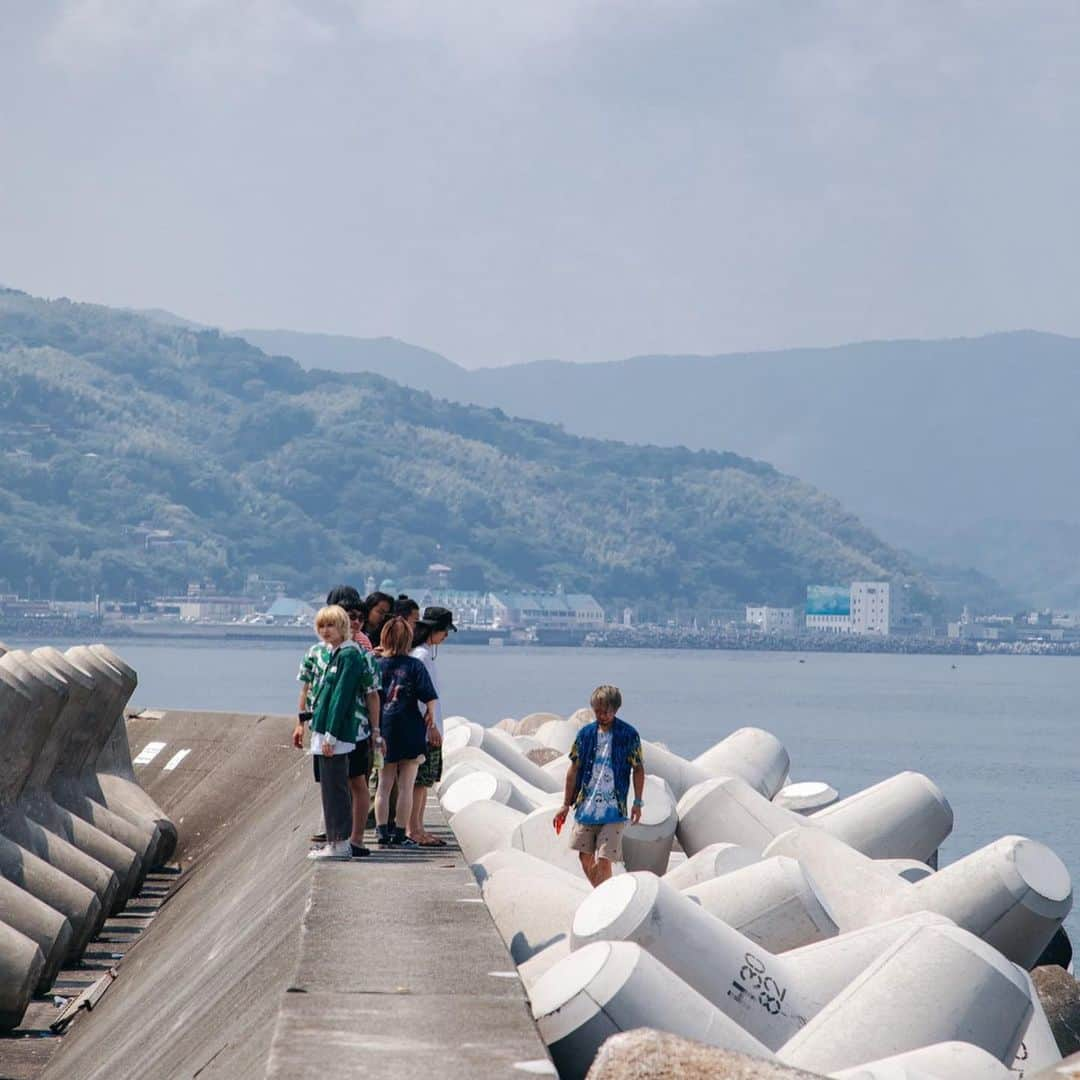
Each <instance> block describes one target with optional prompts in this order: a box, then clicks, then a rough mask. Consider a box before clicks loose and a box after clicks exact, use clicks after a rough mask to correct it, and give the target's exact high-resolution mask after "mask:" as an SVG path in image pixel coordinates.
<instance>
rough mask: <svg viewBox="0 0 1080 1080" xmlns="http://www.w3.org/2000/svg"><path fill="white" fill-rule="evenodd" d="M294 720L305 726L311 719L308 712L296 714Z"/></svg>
mask: <svg viewBox="0 0 1080 1080" xmlns="http://www.w3.org/2000/svg"><path fill="white" fill-rule="evenodd" d="M296 719H297V720H298V721H299V722H300V723H301V724H306V723H307V722H308V721H309V720H310V719H311V713H309V712H300V713H297V714H296Z"/></svg>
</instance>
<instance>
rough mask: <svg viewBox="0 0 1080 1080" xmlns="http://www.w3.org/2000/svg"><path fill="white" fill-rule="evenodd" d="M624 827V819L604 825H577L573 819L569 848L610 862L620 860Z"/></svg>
mask: <svg viewBox="0 0 1080 1080" xmlns="http://www.w3.org/2000/svg"><path fill="white" fill-rule="evenodd" d="M625 828H626V822H625V821H614V822H609V823H608V824H606V825H579V824H578V823H577V822H576V821H575V822H574V831H573V832H572V833H571V834H570V850H571V851H584V852H586V853H587V854H589V855H595V856H596V857H597V858H598V859H607V860H609V861H610V862H622V834H623V829H625Z"/></svg>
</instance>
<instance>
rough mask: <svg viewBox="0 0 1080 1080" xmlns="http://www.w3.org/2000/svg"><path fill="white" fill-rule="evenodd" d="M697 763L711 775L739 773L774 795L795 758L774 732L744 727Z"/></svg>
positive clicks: (767, 794)
mask: <svg viewBox="0 0 1080 1080" xmlns="http://www.w3.org/2000/svg"><path fill="white" fill-rule="evenodd" d="M694 764H695V765H697V766H698V767H699V768H701V769H704V770H705V772H706V773H708V774H709V776H738V777H739V778H740V779H742V780H745V781H746V782H747V783H748V784H749V785H750V786H751V787H752V788H753V789H754V790H755V791H756V792H758V793H759V794H760V795H763V796H764V797H765V798H766V799H771V798H772V797H773V796H774V795H775V794H776V793H777V792H778V791H779V790H780V789H781V788H782V787H783V786H784V781H785V780H786V779H787V775H788V769H789V767H790V766H791V759H790V758H789V757H788V752H787V750H786V749H785V748H784V744H783V743H782V742H781V741H780V740H779V739H778V738H777V737H776V736H775V735H773V734H772V733H771V732H768V731H763V730H762V729H761V728H755V727H744V728H739V729H738V730H737V731H733V732H732V733H731V734H730V735H729V736H728V737H727V738H726V739H721V740H720V742H718V743H717V744H716V745H715V746H713V747H710V748H709V749H708V750H706V751H705V753H704V754H699V755H698V756H697V757H696V758H694Z"/></svg>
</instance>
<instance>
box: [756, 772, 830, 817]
mask: <svg viewBox="0 0 1080 1080" xmlns="http://www.w3.org/2000/svg"><path fill="white" fill-rule="evenodd" d="M839 798H840V796H839V795H838V794H837V793H836V788H834V787H832V786H831V785H829V784H825V783H823V782H822V781H820V780H802V781H800V782H799V783H796V784H787V785H786V786H785V787H782V788H781V789H780V790H779V791H778V792H777V793H776V794H775V795H774V796H773V799H772V801H773V802H774V803H775V804H776V805H777V806H782V807H783V808H784V809H785V810H793V811H794V812H795V813H796V814H816V813H817V812H818V811H819V810H824V809H825V807H827V806H832V805H833V803H835V802H836V801H837V799H839Z"/></svg>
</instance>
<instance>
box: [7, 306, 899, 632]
mask: <svg viewBox="0 0 1080 1080" xmlns="http://www.w3.org/2000/svg"><path fill="white" fill-rule="evenodd" d="M599 411H603V410H599ZM0 432H2V439H0V445H2V447H3V457H2V459H0V462H2V466H0V577H3V578H6V579H7V582H8V585H9V587H13V588H19V589H21V588H22V586H23V584H24V582H25V581H26V580H27V579H28V578H29V579H32V583H33V588H34V591H35V593H39V594H43V595H50V594H52V595H55V596H57V597H78V596H80V595H84V596H85V595H90V594H91V593H92V592H93V591H95V590H104V591H105V592H106V593H107V594H111V595H123V594H125V592H127V593H131V592H138V593H141V594H143V595H147V594H150V595H154V594H159V593H161V592H163V591H174V590H178V589H182V588H184V587H185V586H186V585H187V583H188V582H189V581H190V580H210V581H213V582H215V583H217V584H219V585H221V586H224V587H229V588H233V587H236V586H238V585H239V584H241V583H242V582H243V580H244V579H245V576H246V575H247V574H249V573H252V572H258V573H261V574H264V575H267V576H270V577H274V578H282V579H285V580H286V582H288V584H289V585H290V587H292V588H294V589H301V588H303V589H318V588H322V587H325V586H326V585H327V583H328V582H333V581H338V580H341V579H350V578H351V579H353V580H357V579H360V578H362V577H363V576H364V575H366V574H367V573H368V572H371V573H374V574H375V575H376V576H377V577H382V576H384V575H390V576H394V577H407V576H410V575H413V574H416V573H420V572H423V570H424V569H425V568H426V567H427V565H428V564H429V563H431V562H433V561H435V560H436V559H438V561H443V562H447V563H449V564H450V565H451V566H453V567H454V568H455V575H456V577H457V581H458V583H459V584H460V585H461V586H462V587H473V588H476V587H488V588H492V587H506V586H509V585H535V586H539V587H554V586H555V585H556V584H561V585H563V586H564V587H565V588H567V589H581V590H588V591H591V592H593V593H595V594H596V595H597V596H598V597H599V598H601V599H602V600H603V601H605V602H607V603H609V604H619V603H624V602H631V603H637V602H642V601H646V602H652V603H654V604H656V605H657V606H658V608H659V610H660V611H665V610H668V609H669V608H670V607H672V606H676V605H678V606H681V607H683V608H684V609H686V608H692V609H695V610H700V611H704V610H708V609H710V608H712V609H715V608H717V607H719V606H723V605H727V604H730V603H733V602H741V601H746V600H755V599H764V600H769V601H773V602H787V603H795V602H798V601H799V600H800V599H801V598H802V596H803V594H804V588H805V585H806V584H807V583H808V582H837V581H839V582H842V581H847V580H849V579H851V578H853V577H879V576H886V575H888V576H903V575H905V574H907V573H908V572H909V570H910V567H909V566H908V564H907V563H906V561H905V559H904V558H903V557H902V556H900V555H898V553H897V552H896V551H894V550H892V549H891V548H889V547H888V546H887V545H885V544H883V543H882V542H881V541H880V540H879V539H878V538H877V537H876V536H875V535H874V534H873V533H872V532H871V531H870V530H868V529H867V528H865V527H864V526H863V525H862V524H861V523H860V522H859V521H858V520H857V519H856V518H855V517H854V516H853V515H851V514H850V513H848V512H846V511H845V510H844V509H843V508H842V507H841V506H840V505H839V504H838V503H837V502H836V501H835V500H834V499H831V498H829V497H828V496H826V495H823V494H821V493H820V492H818V491H815V490H814V489H812V488H810V487H808V486H807V485H806V484H803V483H801V482H800V481H798V480H795V479H793V478H791V477H789V476H785V475H783V474H782V473H780V472H778V471H777V470H776V469H774V468H773V467H772V466H770V465H766V464H763V463H762V462H759V461H753V460H750V459H747V458H744V457H739V456H737V455H735V454H731V453H721V452H711V451H709V452H707V451H696V452H695V451H691V450H687V449H681V448H672V449H662V448H657V447H650V446H630V445H626V444H624V443H620V442H608V441H601V440H597V439H588V438H580V437H577V436H574V435H570V434H567V433H566V432H564V431H563V430H561V429H560V428H558V427H554V426H552V425H550V424H544V423H538V422H533V421H528V420H517V419H511V418H509V417H508V416H506V415H505V414H504V413H503V412H501V411H499V410H498V409H488V408H481V407H478V406H469V405H455V404H450V403H447V402H445V401H440V400H436V399H434V398H432V397H431V396H429V395H428V394H425V393H421V392H418V391H416V390H412V389H408V388H406V387H403V386H401V385H398V384H395V383H393V382H390V381H388V380H386V379H384V378H381V377H379V376H376V375H355V374H344V373H340V372H331V371H305V370H304V369H303V368H301V367H300V365H299V364H297V363H295V362H294V361H293V360H290V359H288V358H285V357H270V356H267V355H266V354H264V353H263V352H261V351H260V350H259V349H257V348H255V347H254V346H253V345H251V344H250V343H248V342H247V341H244V340H241V339H240V338H235V337H227V336H223V335H222V334H220V333H218V332H217V331H212V330H211V331H193V330H190V329H188V328H186V327H183V326H170V325H164V324H162V323H161V322H158V321H153V320H151V319H148V318H145V317H142V316H140V315H138V314H135V313H131V312H122V311H116V310H112V309H108V308H104V307H97V306H92V305H86V304H76V303H72V302H70V301H67V300H57V301H51V302H47V301H43V300H39V299H35V298H33V297H30V296H27V295H25V294H23V293H19V292H14V291H5V292H0ZM2 587H3V585H2V583H0V589H2Z"/></svg>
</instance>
